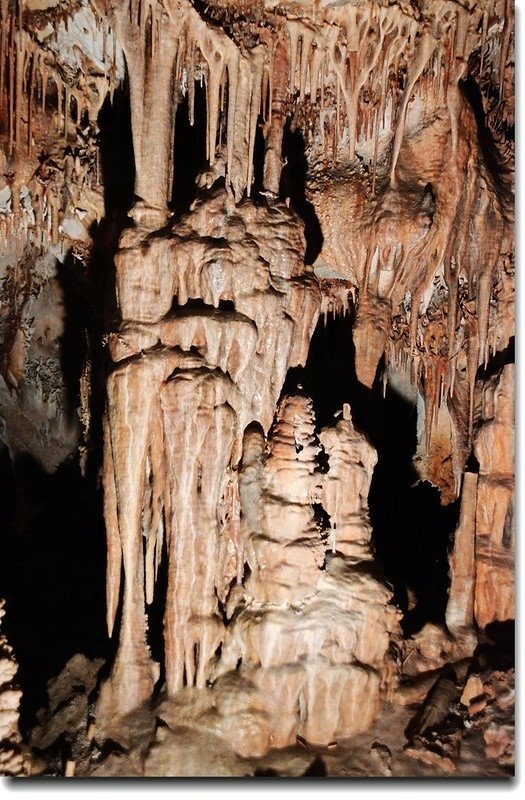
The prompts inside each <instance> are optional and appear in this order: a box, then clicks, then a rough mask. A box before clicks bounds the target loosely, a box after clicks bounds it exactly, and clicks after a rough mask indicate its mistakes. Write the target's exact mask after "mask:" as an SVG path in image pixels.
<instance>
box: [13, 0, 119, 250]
mask: <svg viewBox="0 0 525 800" xmlns="http://www.w3.org/2000/svg"><path fill="white" fill-rule="evenodd" d="M0 10H1V22H0V109H1V123H2V126H1V128H2V129H1V140H2V149H1V151H0V170H1V177H0V186H1V189H0V198H1V201H0V235H2V236H3V239H4V240H5V242H6V244H7V247H8V248H9V250H12V251H13V254H14V258H15V260H16V259H17V258H20V256H21V252H22V251H23V249H24V246H26V245H27V243H30V244H31V247H32V248H33V249H35V250H38V251H45V250H48V249H49V248H50V247H51V246H52V245H56V244H58V243H59V241H60V242H61V243H63V244H64V247H65V248H67V247H68V246H70V244H71V241H74V240H78V241H79V242H80V243H81V244H83V245H84V246H86V245H88V244H89V242H90V237H89V234H88V228H89V224H90V223H91V222H92V221H93V220H97V221H98V220H99V219H100V218H101V217H102V216H103V213H104V207H103V200H102V176H101V169H100V163H99V150H98V147H97V132H98V128H97V117H98V113H99V111H100V109H101V107H102V104H103V103H104V100H105V98H106V96H107V95H108V94H109V95H112V94H113V91H114V90H115V88H116V86H117V85H118V83H119V81H120V80H121V79H122V77H123V74H124V72H123V59H122V51H121V48H120V46H119V45H118V43H117V40H116V38H115V36H114V34H113V33H112V32H111V30H110V29H109V28H108V25H107V22H106V21H105V18H104V17H102V16H101V15H100V14H99V13H98V12H97V10H96V8H95V7H94V6H92V4H89V3H86V2H84V3H80V4H78V7H77V8H75V9H69V8H68V7H67V6H66V7H64V6H61V5H59V6H58V7H57V8H51V9H50V10H49V11H47V12H46V13H38V7H37V12H35V11H34V10H33V8H32V4H31V3H30V2H28V3H24V0H16V2H15V3H14V4H13V3H10V2H9V0H3V1H2V4H1V9H0ZM98 38H101V40H102V41H100V42H99V41H98ZM90 46H91V48H90ZM97 48H98V50H100V52H97ZM85 49H86V50H89V49H91V50H92V52H90V53H86V55H85V56H84V55H83V54H82V51H83V50H85ZM70 217H71V218H76V219H75V221H74V222H72V221H71V219H69V218H70ZM64 222H65V225H64Z"/></svg>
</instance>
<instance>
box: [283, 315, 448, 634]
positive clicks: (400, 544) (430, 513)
mask: <svg viewBox="0 0 525 800" xmlns="http://www.w3.org/2000/svg"><path fill="white" fill-rule="evenodd" d="M352 325H353V318H352V316H351V315H347V316H345V317H336V318H335V319H333V318H329V319H328V320H327V322H326V325H325V322H324V320H323V319H322V318H321V319H320V320H319V322H318V325H317V328H316V330H315V333H314V336H313V338H312V341H311V344H310V351H309V355H308V361H307V363H306V366H305V367H304V368H302V367H298V368H296V369H293V370H290V372H289V374H288V376H287V380H286V384H285V387H284V390H283V392H293V391H296V388H297V386H298V385H301V386H302V387H303V389H304V391H305V392H307V394H309V395H310V396H311V397H312V399H313V402H314V408H315V414H316V421H317V425H318V427H319V428H323V427H325V426H326V425H333V424H334V414H335V413H336V412H338V411H340V410H341V409H342V407H343V403H350V406H351V409H352V417H353V421H354V424H355V426H356V428H357V429H358V430H360V431H361V432H363V433H364V434H365V435H366V436H367V437H368V439H369V440H370V442H371V443H372V444H373V446H374V447H375V448H376V450H377V453H378V463H377V466H376V468H375V470H374V476H373V479H372V485H371V487H370V494H369V498H368V499H369V506H370V518H371V521H372V525H373V539H372V541H373V546H374V548H375V552H376V554H377V557H378V559H379V560H380V562H381V563H382V565H383V567H384V570H385V574H386V577H387V578H388V579H389V580H390V581H391V582H392V584H393V586H394V599H395V601H396V602H397V603H398V604H399V606H400V607H401V609H402V610H403V612H404V618H403V623H402V625H403V630H404V632H405V634H407V635H410V634H412V633H414V632H416V631H417V630H419V629H420V628H421V627H422V626H423V625H424V624H425V622H428V621H434V622H444V619H445V609H446V604H447V597H448V590H449V586H450V579H449V572H448V550H449V547H450V542H451V537H452V536H453V533H454V530H455V528H456V525H457V522H458V519H459V502H458V501H456V502H455V503H453V504H451V505H449V506H442V505H441V503H440V495H439V491H438V489H437V488H435V487H434V486H432V485H431V484H430V483H428V482H420V483H417V484H416V481H417V479H418V476H417V473H416V471H415V469H414V466H413V463H412V458H413V456H414V453H415V449H416V443H417V433H416V426H417V416H416V408H415V406H414V405H413V404H411V403H410V402H408V401H407V400H406V399H405V398H404V397H402V396H401V395H400V394H399V393H398V392H396V391H395V390H394V389H393V388H392V387H391V386H390V385H389V384H388V385H387V388H386V393H385V396H384V397H383V382H382V379H381V374H380V373H381V371H382V370H381V367H380V368H379V369H378V374H377V376H376V380H375V383H374V385H373V387H372V389H368V388H367V387H365V386H363V385H362V384H361V383H359V381H358V380H357V377H356V372H355V347H354V343H353V339H352ZM407 589H412V590H413V592H414V593H415V595H416V598H417V605H416V607H415V608H414V609H412V610H411V611H408V597H407Z"/></svg>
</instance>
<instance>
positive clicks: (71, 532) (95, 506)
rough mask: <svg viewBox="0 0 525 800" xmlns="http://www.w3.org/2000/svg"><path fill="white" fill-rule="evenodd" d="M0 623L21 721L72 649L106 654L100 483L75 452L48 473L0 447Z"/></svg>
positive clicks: (27, 721)
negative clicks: (1, 613)
mask: <svg viewBox="0 0 525 800" xmlns="http://www.w3.org/2000/svg"><path fill="white" fill-rule="evenodd" d="M1 473H2V474H1V477H2V484H3V486H7V487H9V492H8V493H6V495H5V500H4V503H3V507H2V517H3V525H2V527H1V531H2V532H1V534H0V535H1V543H0V548H1V550H2V559H1V561H0V584H1V588H0V596H2V597H5V599H6V615H5V617H4V619H3V621H2V628H3V629H4V631H5V634H6V636H7V638H8V640H9V642H10V644H11V645H12V646H13V649H14V653H15V656H16V659H17V661H18V664H19V670H18V674H17V679H16V680H17V682H18V683H19V684H20V686H21V688H22V692H23V694H22V701H21V728H22V730H23V731H24V732H27V731H28V730H29V729H30V728H31V726H32V724H33V722H34V715H35V713H36V711H37V710H38V709H39V708H40V707H41V706H43V705H44V704H45V701H46V683H47V681H48V680H49V679H50V678H53V677H55V676H56V675H58V673H59V672H60V671H61V669H62V668H63V667H64V665H65V663H66V662H67V660H68V659H69V658H70V657H71V656H72V655H74V654H75V653H84V654H85V655H86V656H87V657H88V658H94V657H100V656H102V657H106V656H107V654H108V640H107V634H106V630H105V568H104V564H105V548H106V545H105V531H104V521H103V517H102V502H101V496H100V495H101V491H100V489H97V488H96V487H95V486H94V484H93V483H92V482H89V481H87V480H85V479H84V478H83V477H82V475H81V473H80V467H79V461H78V458H73V457H70V458H68V459H66V460H65V461H64V462H63V463H62V464H61V465H60V466H59V467H58V469H57V470H56V472H54V473H52V474H48V473H46V472H45V471H44V470H43V469H42V467H41V466H40V465H39V464H38V462H37V461H36V460H35V459H34V458H32V457H31V456H29V455H24V456H20V457H19V458H17V459H16V461H15V463H14V464H11V462H10V459H9V456H8V454H7V448H4V449H3V450H2V470H1Z"/></svg>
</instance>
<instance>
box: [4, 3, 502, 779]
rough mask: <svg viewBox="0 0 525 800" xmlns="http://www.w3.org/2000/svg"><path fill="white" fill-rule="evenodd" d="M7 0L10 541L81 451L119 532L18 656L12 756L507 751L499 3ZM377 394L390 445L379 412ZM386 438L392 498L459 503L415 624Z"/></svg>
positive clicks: (77, 766) (423, 530)
mask: <svg viewBox="0 0 525 800" xmlns="http://www.w3.org/2000/svg"><path fill="white" fill-rule="evenodd" d="M0 8H1V24H0V143H1V148H0V237H1V242H2V247H1V252H0V280H1V285H2V294H1V297H0V312H1V317H0V327H1V330H2V340H1V342H0V368H1V375H2V379H1V381H0V414H1V422H2V428H1V431H0V434H1V438H2V443H3V446H5V459H4V461H5V463H6V464H8V465H9V469H11V468H12V476H13V478H12V480H13V486H14V489H15V496H16V498H17V499H16V502H15V513H13V514H12V517H13V522H12V526H11V527H12V535H13V536H16V535H17V531H18V532H19V534H20V532H24V536H28V535H30V534H28V530H29V528H30V525H31V524H36V521H35V522H33V523H31V522H28V521H27V520H28V514H27V510H25V508H26V507H25V506H24V503H25V504H26V505H27V504H28V502H29V501H28V498H29V497H30V483H31V481H28V479H27V465H28V464H29V463H30V464H31V465H32V469H33V470H37V471H39V472H41V473H43V474H45V475H46V476H47V477H46V480H48V481H51V482H52V481H53V480H54V476H55V475H58V474H61V472H60V471H61V470H63V469H64V464H75V465H78V478H75V480H77V481H78V484H76V485H78V486H84V485H88V484H89V485H90V486H91V485H92V486H96V485H100V487H101V489H102V495H103V515H104V521H105V531H106V544H107V547H106V551H107V553H106V564H105V565H104V563H102V559H101V558H100V574H102V572H103V571H104V568H105V572H106V602H105V615H104V616H105V619H106V627H107V630H106V631H104V632H102V633H101V634H97V635H95V634H93V636H92V638H91V639H90V640H89V641H86V646H85V655H84V654H81V653H77V654H76V655H74V654H75V651H76V650H78V646H77V641H78V638H79V637H76V638H75V637H73V636H71V637H70V639H68V640H67V641H66V642H65V644H64V651H63V652H64V657H63V660H62V662H61V664H62V665H63V666H64V669H63V671H62V672H61V673H60V675H59V677H58V678H57V677H56V675H57V672H54V673H53V674H44V672H43V671H42V672H41V673H39V672H38V668H35V667H34V666H32V665H30V664H28V665H23V666H24V670H23V671H22V672H23V674H24V675H26V676H28V677H27V680H30V676H31V675H32V674H34V675H36V674H38V678H39V681H40V682H41V683H42V684H43V683H44V682H45V681H49V679H50V678H51V679H52V680H51V681H49V683H48V693H49V703H48V708H47V710H43V711H41V712H40V714H39V716H38V724H37V726H36V727H34V724H33V726H32V725H31V724H30V723H29V722H27V723H26V725H25V731H26V733H27V732H28V731H29V733H30V736H29V741H30V744H31V746H32V747H33V749H34V751H35V752H38V754H39V758H43V759H44V762H45V761H46V758H47V763H48V765H49V770H50V771H51V772H58V773H62V774H67V775H73V774H81V775H92V774H96V775H99V776H108V775H120V776H123V775H137V776H159V775H209V776H210V775H238V776H241V775H249V774H272V773H274V774H286V775H292V774H293V775H299V774H305V773H306V774H315V773H308V770H309V769H314V770H315V769H318V768H319V765H318V764H317V762H316V761H312V762H311V763H310V762H308V759H307V758H306V756H305V753H311V752H312V748H314V747H315V748H316V752H321V751H322V752H325V751H326V753H328V751H330V752H331V753H335V755H333V756H332V757H331V758H332V760H331V761H330V759H328V761H327V762H326V763H329V764H331V767H330V769H331V770H332V772H331V774H341V775H343V774H370V775H383V776H385V775H402V774H405V775H406V774H414V775H417V774H425V775H427V774H450V773H452V772H455V771H457V772H458V774H465V775H467V774H476V769H475V764H476V763H477V764H478V765H479V764H480V763H481V764H482V765H485V766H483V767H482V768H483V769H485V768H486V772H487V774H491V775H494V776H501V775H503V774H509V772H510V770H511V766H512V752H513V733H512V729H511V724H510V719H509V718H510V716H511V713H512V709H511V707H512V702H513V685H514V683H513V682H514V673H513V671H512V670H513V665H512V663H511V660H509V658H510V656H509V652H510V650H511V649H512V643H511V636H510V634H509V631H510V629H511V626H512V624H513V620H514V616H515V609H514V552H515V529H514V517H515V510H514V509H515V504H514V427H515V425H514V396H515V392H514V383H515V372H514V363H513V362H514V356H513V353H514V233H513V221H514V216H513V215H514V207H513V170H514V83H513V81H514V17H513V6H512V4H511V3H510V2H507V0H477V1H476V0H471V1H469V2H465V3H459V2H456V0H428V2H419V0H407V1H406V2H405V1H404V0H403V1H402V0H399V2H386V0H384V1H383V0H348V1H347V0H340V2H332V1H331V0H319V1H317V0H316V2H311V1H310V0H297V1H296V2H292V1H291V0H264V1H261V2H255V0H253V1H252V0H210V1H209V2H208V3H206V4H205V3H201V2H197V0H1V5H0ZM345 321H347V322H348V325H346V324H344V323H345ZM339 323H341V324H339ZM328 329H330V330H331V331H332V333H331V334H330V336H331V338H330V339H325V341H330V342H331V344H330V347H331V348H332V351H330V350H329V349H327V350H325V351H324V353H323V356H322V359H321V363H322V366H321V367H320V369H321V373H322V374H321V376H319V375H318V376H317V377H316V379H315V380H313V379H312V376H311V369H312V367H311V364H312V353H313V351H314V350H315V348H318V347H319V342H322V341H323V335H324V336H326V335H327V334H326V330H328ZM323 331H325V333H324V334H323ZM334 332H336V333H334ZM337 332H338V333H337ZM336 336H339V339H337V338H335V337H336ZM314 340H315V347H314ZM334 341H335V345H334ZM325 347H326V345H325ZM334 348H335V349H337V350H341V352H345V353H349V356H348V359H347V361H348V363H345V364H344V367H343V373H344V374H343V375H341V374H337V373H336V372H335V371H334V369H333V368H332V367H331V366H330V365H331V364H332V363H335V361H334V360H333V356H334V353H333V349H334ZM322 352H323V351H322ZM350 354H351V355H350ZM319 363H320V362H319V360H318V361H316V364H317V365H318V369H319ZM307 383H308V387H309V389H308V391H307V390H306V389H305V386H306V384H307ZM390 394H394V395H395V396H396V397H398V398H399V399H400V400H399V402H400V405H399V406H398V407H399V409H404V408H405V407H406V408H408V409H409V411H408V412H407V414H408V416H407V420H408V422H407V425H408V426H409V429H410V431H411V433H410V436H411V437H412V438H411V440H410V442H399V443H396V442H395V441H393V440H392V437H394V436H395V433H394V432H395V431H396V430H398V427H397V420H395V419H392V420H391V422H392V425H391V428H392V431H393V433H392V434H391V437H390V441H389V442H388V426H386V434H385V433H383V434H382V435H381V436H379V435H377V426H374V424H372V423H373V420H372V423H370V425H368V426H367V422H366V420H367V418H368V419H369V418H370V414H368V417H367V413H365V412H366V407H369V408H378V407H379V405H377V404H380V403H381V402H384V407H385V408H387V407H388V406H387V400H386V399H385V400H384V401H383V400H382V398H383V397H385V398H387V396H390ZM334 411H335V413H334ZM399 413H401V411H400V412H399ZM402 413H405V411H402ZM369 421H370V420H369ZM385 436H386V439H385ZM412 439H413V441H412ZM385 441H387V445H385ZM396 449H398V450H399V451H400V452H402V453H406V458H405V462H407V463H405V464H404V468H406V469H409V470H411V471H412V473H413V481H412V484H413V485H412V484H411V486H409V487H407V497H409V496H411V495H410V491H411V490H412V489H413V488H414V487H415V486H416V484H419V485H422V486H423V487H426V490H427V495H426V496H430V495H431V493H432V492H435V495H432V497H434V496H435V497H437V498H438V503H441V505H442V506H443V507H448V508H449V509H452V511H451V515H452V516H451V518H453V513H455V512H453V509H455V508H457V515H456V517H455V518H454V519H456V522H455V523H454V524H453V525H452V529H451V530H450V531H449V530H448V529H447V530H443V531H440V532H439V534H440V536H439V537H438V539H439V541H438V539H436V541H434V539H435V537H434V538H433V535H431V533H430V530H431V529H433V521H432V524H430V523H429V520H428V517H427V518H425V513H428V514H431V513H432V511H431V510H430V507H429V510H428V512H426V511H424V512H423V514H422V518H421V519H420V520H418V525H419V535H420V542H419V543H418V547H419V546H420V548H421V549H420V552H422V553H423V552H424V553H425V559H426V560H425V564H427V563H431V562H435V564H439V563H442V562H443V563H445V564H448V575H447V577H446V580H445V581H442V583H439V585H438V583H436V584H435V586H436V587H437V588H435V589H433V588H432V586H433V584H432V583H431V575H430V573H429V577H428V582H429V586H430V589H429V590H428V591H429V592H430V593H432V591H435V592H436V593H437V592H439V591H441V592H443V593H444V596H443V597H442V598H436V603H435V604H434V605H435V607H436V608H438V609H444V608H445V607H446V613H442V611H439V613H436V614H435V615H434V616H432V615H430V616H428V615H427V617H425V618H423V617H421V614H422V613H423V612H421V611H420V616H419V617H417V614H415V615H414V614H412V616H410V615H411V613H412V612H413V610H414V608H415V609H416V611H418V609H419V610H420V609H421V608H423V605H422V604H421V603H419V604H418V601H419V600H420V598H419V597H417V596H414V594H413V586H412V585H411V583H410V580H411V579H409V577H403V576H404V575H405V572H404V571H403V561H404V560H407V561H410V560H411V559H413V554H411V553H408V552H404V551H403V547H404V546H406V545H404V544H403V542H406V541H408V539H406V537H404V532H403V530H402V528H403V526H404V525H408V522H407V520H408V516H409V515H408V512H407V515H406V517H405V516H403V517H402V518H400V519H399V520H397V523H396V524H397V528H396V525H393V526H391V528H392V530H394V531H396V530H397V531H398V534H397V535H399V547H398V550H399V555H398V556H397V559H398V562H399V564H401V566H399V564H398V563H397V562H396V565H394V564H390V563H387V560H383V563H382V562H381V558H380V557H379V556H380V554H381V553H384V552H393V551H395V550H396V547H395V546H394V545H395V543H392V542H390V545H389V547H390V549H389V550H388V548H387V549H386V550H385V548H384V546H383V545H382V542H383V539H381V536H382V535H384V534H383V533H382V531H381V530H375V529H374V526H373V525H372V521H371V520H372V519H379V518H380V515H378V513H377V505H378V504H379V505H380V504H381V502H382V501H381V496H382V495H381V479H382V478H381V476H384V475H385V474H388V469H389V468H390V469H392V467H391V465H390V467H389V464H390V462H389V458H390V456H389V453H391V452H392V451H394V450H396ZM403 457H404V456H403ZM2 463H4V462H2ZM392 463H394V462H393V461H392ZM75 468H76V467H75ZM6 469H7V468H6ZM2 474H3V473H2ZM75 474H76V473H75ZM48 485H50V484H48ZM22 487H24V488H22ZM28 487H29V488H28ZM372 487H373V491H372ZM432 487H433V488H432ZM93 492H94V494H93V496H97V497H98V496H99V495H97V494H96V489H94V490H93ZM384 496H385V497H386V496H387V493H386V491H385V495H384ZM24 498H25V499H24ZM369 498H374V500H373V502H374V503H375V504H376V507H375V512H376V513H375V516H374V514H373V513H372V511H373V508H372V500H371V499H370V500H369ZM385 502H386V501H385ZM407 502H408V501H407ZM369 506H370V507H369ZM6 508H7V504H6ZM399 508H401V504H400V505H399ZM10 513H11V512H10ZM6 517H7V512H6ZM443 518H444V517H443ZM440 519H441V517H440ZM389 530H390V528H389ZM449 533H450V534H451V535H450V538H449V539H448V534H449ZM9 535H11V534H9ZM436 542H438V543H437V544H436ZM94 547H95V546H94V545H93V548H94ZM432 548H435V551H434V550H433V549H432ZM6 551H7V552H11V550H10V549H9V548H7V550H6ZM97 563H98V562H97ZM421 568H422V569H423V566H422V567H421ZM425 568H426V567H425ZM436 570H437V567H436ZM86 574H87V573H86ZM400 576H401V577H400ZM406 576H408V572H407V573H406ZM88 580H89V578H88V577H86V582H87V581H88ZM425 580H426V576H424V575H423V576H420V578H419V581H418V583H417V586H418V587H420V586H421V585H422V584H424V583H425ZM445 584H446V586H445ZM439 587H441V588H439ZM443 587H445V588H443ZM10 591H11V592H12V593H14V594H13V597H14V599H13V600H12V598H8V600H9V602H8V606H7V607H8V609H9V608H10V605H9V603H11V601H12V602H13V608H14V609H15V611H14V612H13V613H14V615H15V616H14V617H13V618H14V619H15V618H18V619H20V613H19V612H17V611H16V609H17V605H16V589H12V590H10ZM418 591H419V592H420V593H421V590H420V589H418ZM0 594H5V592H4V591H3V589H2V590H1V591H0ZM416 595H417V592H416ZM403 598H404V599H403ZM429 607H430V606H429ZM17 613H18V617H16V614H17ZM416 618H417V619H418V623H417V625H414V624H413V622H410V624H409V622H408V620H413V619H416ZM93 627H95V622H93ZM22 628H23V630H24V631H25V630H26V628H27V630H29V628H30V622H29V621H28V622H27V624H25V623H24V626H22ZM27 635H28V634H27V633H22V634H21V636H20V639H19V641H20V646H21V652H23V653H26V652H29V650H28V648H27V646H26V645H25V642H26V639H27ZM97 636H98V637H99V638H97ZM24 637H26V638H24ZM66 638H67V637H66ZM102 639H105V641H106V642H107V646H106V647H105V649H104V648H103V647H102V646H101V645H100V644H99V643H100V641H101V640H102ZM69 641H70V642H71V644H69ZM73 642H74V644H73ZM12 644H13V646H14V648H15V651H16V648H17V641H16V634H15V638H14V639H13V641H12ZM1 647H4V651H5V654H4V655H5V658H4V657H3V656H2V659H3V660H2V659H0V660H1V661H2V664H3V663H4V661H5V664H6V667H5V670H4V672H5V679H3V680H4V684H5V687H7V688H5V687H4V685H2V686H0V725H3V726H4V728H5V732H4V733H2V736H1V739H2V741H1V742H0V751H1V753H0V754H2V758H3V761H2V764H3V766H2V769H3V771H4V772H5V773H6V774H19V773H21V772H23V770H24V769H26V772H27V770H28V769H29V768H28V767H24V763H25V762H24V761H23V758H22V756H21V755H20V753H21V752H22V750H21V749H20V747H21V742H22V738H21V734H20V732H17V707H18V701H19V694H17V692H18V690H16V689H15V688H13V684H12V681H13V678H14V671H13V670H14V661H13V656H12V651H11V649H10V648H9V647H8V646H7V644H5V646H4V645H1V643H0V649H1ZM97 648H98V650H97ZM102 650H104V652H102ZM4 651H2V652H4ZM0 655H1V654H0ZM94 656H102V657H103V659H106V660H107V663H106V665H105V667H104V668H103V669H100V667H101V665H102V663H103V661H102V659H100V660H99V659H98V658H95V660H91V659H93V657H94ZM21 663H22V662H21ZM10 664H11V667H12V668H13V669H11V667H10V666H9V665H10ZM10 670H11V672H10ZM31 670H34V672H33V673H32V672H31ZM11 673H12V674H11ZM0 683H1V681H0ZM23 688H24V687H23ZM2 698H4V700H5V702H3V701H2ZM35 702H36V701H35ZM4 706H5V707H4ZM407 709H408V710H407ZM35 710H36V709H35ZM407 715H408V716H407ZM477 715H482V718H481V717H479V716H477ZM469 720H470V722H469ZM472 720H474V722H472ZM388 721H390V722H388ZM388 725H390V728H391V730H390V732H388ZM473 726H474V729H473V730H471V729H472V727H473ZM23 727H24V726H23ZM31 728H32V731H30V729H31ZM373 731H376V732H377V737H384V739H385V742H386V741H387V740H388V744H387V743H385V742H383V743H382V741H381V740H380V739H374V740H371V741H368V739H367V737H372V736H373V733H372V732H373ZM395 731H397V734H396V735H397V736H398V739H399V742H403V743H405V742H406V747H404V749H403V750H402V752H398V749H399V747H398V745H399V742H397V743H394V740H393V735H394V734H393V732H395ZM348 742H350V743H351V744H350V747H354V744H352V743H355V748H356V749H355V753H354V756H355V758H357V759H359V758H361V763H362V765H363V766H362V768H359V767H355V763H357V762H355V760H354V761H353V760H352V759H353V758H354V756H350V755H349V752H350V751H348V750H345V749H344V748H345V747H347V746H348ZM298 743H299V747H300V748H302V749H303V750H304V751H305V753H303V756H302V757H300V756H298V754H297V750H296V748H297V746H298ZM345 743H346V744H345ZM394 745H395V746H394ZM17 748H18V750H17ZM340 748H343V749H340ZM396 748H397V749H396ZM462 748H463V750H462ZM365 751H366V752H365ZM3 754H6V755H5V758H4V755H3ZM42 754H43V756H42ZM206 754H207V755H206ZM305 758H306V761H305ZM279 759H280V760H279ZM345 759H346V761H345ZM316 764H317V766H316ZM323 764H325V762H323ZM345 764H346V766H345ZM473 765H474V766H473ZM487 765H488V766H487ZM44 769H45V768H44ZM323 769H325V770H326V765H325V766H323ZM359 769H361V772H360V771H359ZM258 770H259V772H258ZM265 770H270V772H269V773H268V772H266V773H265ZM345 770H346V771H345ZM356 770H357V772H356ZM261 771H262V772H261ZM325 774H326V771H325ZM477 774H479V771H478V773H477Z"/></svg>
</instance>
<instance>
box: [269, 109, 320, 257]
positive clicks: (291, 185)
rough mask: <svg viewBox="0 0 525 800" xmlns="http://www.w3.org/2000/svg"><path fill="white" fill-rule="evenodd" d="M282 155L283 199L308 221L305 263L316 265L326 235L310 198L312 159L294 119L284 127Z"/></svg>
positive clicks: (305, 230)
mask: <svg viewBox="0 0 525 800" xmlns="http://www.w3.org/2000/svg"><path fill="white" fill-rule="evenodd" d="M282 157H283V160H285V162H286V163H285V166H284V167H283V171H282V174H281V185H280V187H279V194H280V195H281V197H282V198H283V199H286V198H288V197H289V198H290V205H291V207H292V208H293V210H294V211H296V212H297V214H298V215H299V216H300V217H301V219H302V220H303V222H304V238H305V239H306V252H305V256H304V261H305V264H313V263H314V261H315V259H316V258H317V256H318V255H319V253H320V252H321V248H322V246H323V234H322V231H321V224H320V222H319V220H318V218H317V214H316V213H315V208H314V207H313V205H312V203H310V202H309V200H308V199H307V197H306V178H307V172H308V161H307V159H306V154H305V142H304V137H303V134H302V133H301V131H300V130H299V129H298V128H293V127H292V125H291V122H290V120H288V122H287V123H286V126H285V128H284V135H283V148H282Z"/></svg>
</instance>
